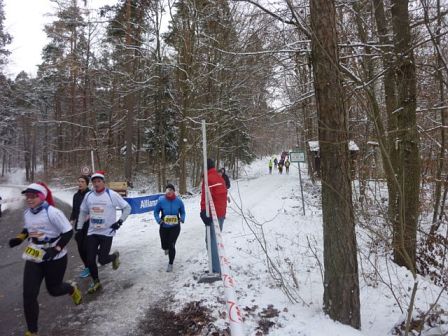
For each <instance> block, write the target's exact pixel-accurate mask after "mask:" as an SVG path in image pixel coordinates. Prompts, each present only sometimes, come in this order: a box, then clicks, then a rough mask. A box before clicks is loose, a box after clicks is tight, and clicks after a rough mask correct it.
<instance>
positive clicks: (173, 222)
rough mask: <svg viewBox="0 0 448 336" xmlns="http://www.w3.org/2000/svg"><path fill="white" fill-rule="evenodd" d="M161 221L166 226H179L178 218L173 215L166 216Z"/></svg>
mask: <svg viewBox="0 0 448 336" xmlns="http://www.w3.org/2000/svg"><path fill="white" fill-rule="evenodd" d="M163 221H164V222H165V224H168V225H177V224H179V218H178V217H177V216H175V215H168V216H165V217H163Z"/></svg>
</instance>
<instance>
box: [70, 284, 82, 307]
mask: <svg viewBox="0 0 448 336" xmlns="http://www.w3.org/2000/svg"><path fill="white" fill-rule="evenodd" d="M72 286H73V293H72V294H71V295H70V296H71V297H72V300H73V303H74V304H75V305H79V304H80V303H81V301H82V294H81V291H80V290H79V288H78V286H77V285H76V284H75V283H74V284H72Z"/></svg>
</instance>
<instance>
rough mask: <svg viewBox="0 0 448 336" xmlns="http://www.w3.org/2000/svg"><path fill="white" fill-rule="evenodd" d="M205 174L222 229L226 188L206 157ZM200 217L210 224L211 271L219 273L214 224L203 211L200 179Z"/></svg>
mask: <svg viewBox="0 0 448 336" xmlns="http://www.w3.org/2000/svg"><path fill="white" fill-rule="evenodd" d="M207 176H208V187H209V189H210V193H211V194H212V200H213V204H214V205H215V209H216V215H217V216H218V223H219V228H220V229H221V231H222V228H223V225H224V219H225V217H226V210H227V188H226V183H225V181H224V179H223V178H222V176H221V175H219V174H218V171H217V170H216V168H215V163H214V162H213V160H212V159H207ZM210 216H211V215H210ZM201 218H202V221H203V222H204V224H205V225H206V226H210V243H211V251H212V271H213V273H221V267H220V265H219V255H218V246H217V244H216V235H215V227H214V225H212V219H211V218H210V217H207V215H206V211H205V186H204V181H202V194H201ZM206 238H207V236H206ZM206 240H207V239H206Z"/></svg>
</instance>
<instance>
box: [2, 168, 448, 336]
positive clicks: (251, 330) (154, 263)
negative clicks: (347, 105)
mask: <svg viewBox="0 0 448 336" xmlns="http://www.w3.org/2000/svg"><path fill="white" fill-rule="evenodd" d="M302 178H303V180H304V181H303V186H304V195H305V211H306V214H305V215H303V213H302V211H303V209H302V199H301V193H300V186H299V178H298V170H297V164H295V165H292V166H291V172H290V174H289V175H286V174H285V173H284V174H283V175H279V174H278V173H277V172H275V171H274V173H273V174H272V175H269V174H268V173H267V160H258V161H256V162H255V163H253V164H252V165H250V166H248V167H246V169H245V171H244V173H243V176H242V177H241V178H239V179H238V180H236V181H232V188H231V189H230V196H231V203H230V204H229V206H228V214H227V218H226V220H225V223H224V230H223V237H224V243H225V249H226V252H227V255H228V258H229V260H230V265H231V270H232V273H233V276H234V277H235V280H236V291H237V296H238V300H239V305H240V308H241V309H242V311H243V312H244V319H245V322H244V330H245V334H246V335H255V334H256V333H257V330H261V329H259V324H260V322H263V320H269V321H272V322H273V323H274V324H275V325H274V326H272V327H271V328H270V329H269V335H276V336H286V335H308V336H323V335H325V336H328V335H332V336H333V335H334V336H336V335H344V336H355V335H356V336H357V335H365V336H378V335H390V334H391V330H392V328H393V327H394V325H395V324H396V323H398V322H401V321H402V320H403V316H404V314H405V312H406V309H407V303H408V302H409V296H410V288H412V285H413V279H412V277H411V275H410V274H409V272H407V271H406V270H405V269H403V268H400V267H397V266H395V265H394V264H392V263H391V262H390V260H389V259H390V257H389V256H388V255H383V254H382V253H381V251H379V252H380V253H379V254H378V255H375V256H374V257H372V254H370V253H369V251H368V249H367V247H368V243H369V241H368V239H367V238H366V234H365V232H362V230H361V229H359V232H358V237H360V238H361V239H358V243H359V245H360V246H359V250H360V253H359V270H360V273H362V274H361V275H360V296H361V317H362V329H361V330H360V331H359V330H355V329H353V328H350V327H348V326H345V325H342V324H340V323H337V322H334V321H332V320H331V319H330V318H328V317H327V316H326V315H325V314H324V313H323V311H322V296H323V285H322V272H323V270H322V264H323V258H322V246H323V242H322V214H321V206H320V189H319V187H318V186H315V185H313V184H311V183H310V181H309V180H308V178H307V174H306V171H305V169H304V168H303V167H302ZM2 190H3V188H2ZM54 193H55V195H56V196H57V197H59V198H60V199H63V200H65V201H66V202H67V203H69V204H71V201H72V195H73V190H55V191H54ZM199 200H200V195H194V196H192V197H188V198H186V199H184V202H185V206H186V210H187V219H186V222H185V224H183V225H182V231H181V234H180V237H179V239H178V242H177V245H176V250H177V255H176V260H175V262H174V272H173V273H166V272H165V268H166V265H167V263H168V258H167V256H165V255H164V253H163V251H162V250H161V249H160V241H159V235H158V226H157V224H156V223H155V221H154V219H153V215H152V213H151V214H144V215H132V216H130V217H129V218H128V220H127V221H126V222H125V223H124V225H123V226H122V228H121V229H120V230H119V231H118V233H117V235H116V237H115V238H114V242H113V248H112V249H113V250H115V249H117V250H119V251H120V259H121V266H120V268H119V269H118V270H117V271H113V270H112V269H111V267H110V266H109V265H107V266H104V267H101V268H100V270H99V272H100V273H99V274H100V278H101V280H102V282H103V285H104V290H103V291H102V292H101V293H100V294H98V295H97V296H96V297H94V298H91V297H87V296H86V298H85V299H86V300H85V302H84V304H82V305H81V306H79V307H76V308H75V309H74V310H75V311H74V316H73V323H74V324H78V326H79V329H80V334H86V335H99V336H101V335H131V334H132V333H133V330H134V329H137V328H138V324H139V321H141V320H142V319H144V316H145V314H146V313H147V311H148V309H149V308H151V307H152V306H153V305H160V304H161V303H165V304H166V307H162V308H168V309H172V310H174V311H179V310H180V309H181V308H182V307H183V305H184V304H186V303H188V302H191V301H201V302H202V305H204V306H206V307H207V308H209V309H210V310H211V311H212V315H213V316H214V317H215V318H216V319H217V320H216V321H215V325H216V326H218V327H219V328H225V327H226V326H227V322H226V319H225V316H226V314H225V312H226V307H225V304H224V297H223V286H222V282H215V283H213V284H202V283H201V284H200V283H198V280H199V278H200V277H201V276H202V275H203V274H204V272H205V270H207V269H208V266H207V255H206V249H205V242H204V239H205V227H204V225H203V224H202V221H201V220H200V218H199ZM265 251H267V253H265ZM268 258H269V260H270V262H269V263H268V262H267V259H268ZM372 258H373V259H372ZM372 260H373V261H372ZM80 266H81V265H80ZM273 276H274V277H275V279H274V278H273ZM418 280H419V289H418V292H417V300H416V303H417V306H418V307H419V308H420V309H421V310H422V311H425V310H426V309H428V307H429V305H430V304H432V303H433V302H434V301H435V300H436V298H437V296H438V294H439V293H440V289H439V288H438V287H436V286H434V285H432V284H431V283H430V282H428V281H426V280H425V279H423V278H419V279H418ZM81 281H86V282H87V283H88V281H90V280H81ZM87 283H85V284H84V285H85V286H87ZM282 283H283V286H281V284H282ZM85 286H84V287H85ZM288 297H289V299H288ZM394 297H396V298H394ZM439 304H440V305H441V307H442V308H443V309H445V311H446V310H447V308H448V300H447V298H446V296H442V298H441V300H440V301H439ZM399 305H401V309H402V310H403V312H402V311H401V310H400V307H399ZM277 315H278V316H277ZM81 331H83V332H84V333H82V332H81ZM447 331H448V330H444V332H447ZM441 334H442V332H441ZM422 335H424V334H422ZM428 335H429V334H428ZM434 335H436V334H434Z"/></svg>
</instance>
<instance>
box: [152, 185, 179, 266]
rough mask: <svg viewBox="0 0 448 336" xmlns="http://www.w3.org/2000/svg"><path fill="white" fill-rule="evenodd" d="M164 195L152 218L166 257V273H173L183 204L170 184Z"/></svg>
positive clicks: (158, 202) (159, 200) (160, 198)
mask: <svg viewBox="0 0 448 336" xmlns="http://www.w3.org/2000/svg"><path fill="white" fill-rule="evenodd" d="M165 189H166V190H165V195H163V196H160V197H159V199H158V201H157V204H156V206H155V208H154V218H155V220H156V222H157V223H158V224H159V225H160V228H159V234H160V242H161V245H162V249H163V250H164V251H165V254H167V255H168V258H169V260H168V266H167V269H166V271H167V272H172V271H173V262H174V258H175V257H176V241H177V238H178V237H179V234H180V224H181V223H184V222H185V206H184V202H182V200H181V199H180V198H179V197H177V196H176V189H175V188H174V185H172V184H171V183H169V184H167V186H166V188H165Z"/></svg>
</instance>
